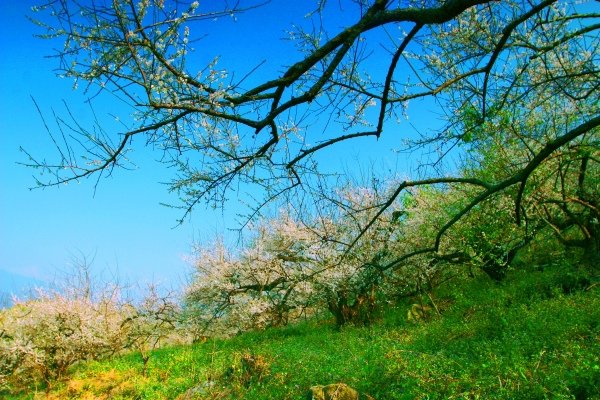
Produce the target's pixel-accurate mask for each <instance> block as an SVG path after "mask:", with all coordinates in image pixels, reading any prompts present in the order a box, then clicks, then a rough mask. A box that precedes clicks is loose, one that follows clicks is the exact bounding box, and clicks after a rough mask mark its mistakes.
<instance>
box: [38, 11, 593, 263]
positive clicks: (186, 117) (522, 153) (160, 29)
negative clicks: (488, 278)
mask: <svg viewBox="0 0 600 400" xmlns="http://www.w3.org/2000/svg"><path fill="white" fill-rule="evenodd" d="M219 4H221V8H215V5H214V4H211V5H210V6H206V7H208V8H205V6H204V4H202V5H201V4H200V3H199V2H198V1H194V2H185V1H177V2H174V1H168V0H166V1H165V0H143V1H140V2H135V1H132V0H114V1H112V2H109V1H96V2H92V3H86V2H78V1H70V0H69V1H50V2H48V3H45V4H43V5H40V6H39V7H36V10H37V11H38V12H40V13H50V15H51V18H38V24H39V25H41V26H42V27H43V29H45V32H44V34H42V35H41V36H43V37H47V38H52V39H57V38H58V39H61V40H62V41H63V42H64V46H63V47H62V48H60V49H59V50H58V53H57V54H56V56H57V57H58V60H59V72H58V73H59V74H60V75H63V76H65V77H69V78H72V79H74V80H75V83H76V84H85V85H86V86H87V88H88V90H92V89H93V90H97V91H99V92H102V91H111V92H113V93H116V94H117V95H118V96H119V97H120V98H121V99H123V100H125V101H126V102H127V103H128V104H129V105H131V106H132V107H133V109H134V110H135V111H134V113H133V115H132V118H131V120H130V121H129V122H128V125H127V126H128V128H127V129H125V130H123V131H120V132H116V131H115V132H106V131H105V130H103V129H102V127H99V128H98V129H87V128H85V127H82V126H81V125H78V124H76V123H75V124H73V123H68V122H65V120H64V119H61V120H59V125H60V126H62V127H64V128H66V129H65V130H63V131H62V136H61V137H60V140H59V138H58V137H57V138H55V139H56V140H55V143H56V144H57V150H58V153H57V154H58V159H57V160H56V161H55V162H50V161H45V159H44V160H43V161H42V160H41V159H39V158H36V157H35V156H33V155H31V156H30V162H29V163H28V164H29V165H31V166H34V167H37V168H38V169H39V170H42V171H45V172H50V173H51V176H52V178H51V179H50V180H46V181H42V180H40V181H39V182H38V184H39V185H42V186H52V185H57V184H61V183H65V182H70V181H74V180H80V179H83V178H87V177H97V178H99V177H100V176H103V175H105V174H110V173H112V171H113V169H114V168H116V167H122V166H126V165H127V152H128V150H129V149H130V148H131V146H132V145H133V144H132V143H134V142H138V141H141V142H142V143H145V144H146V145H147V146H151V147H157V148H159V149H161V150H162V151H164V155H165V157H164V158H163V161H164V163H165V164H166V165H168V166H172V167H176V168H177V171H178V172H177V174H176V176H175V177H174V178H173V180H172V182H171V184H170V189H171V190H173V191H175V192H177V193H178V194H179V196H180V198H181V200H182V208H183V214H184V217H185V216H186V215H187V214H189V213H190V212H191V211H192V210H193V209H194V208H195V207H197V206H198V204H199V203H201V202H207V203H209V204H221V203H222V202H224V201H225V199H226V198H227V195H228V193H229V191H231V190H235V189H236V188H237V187H239V185H251V186H254V187H257V188H259V189H260V190H261V193H262V197H261V198H259V199H256V203H255V204H254V207H253V210H254V211H255V212H254V213H251V214H252V215H259V211H260V209H261V208H262V207H264V206H265V205H268V204H270V203H273V202H277V201H282V200H285V201H288V202H291V203H292V204H294V206H296V207H298V208H301V207H302V206H303V205H306V204H312V206H310V207H312V209H313V210H314V209H315V207H317V208H318V205H319V204H322V202H323V201H329V202H330V203H332V204H334V205H335V206H336V207H337V206H341V207H340V208H339V209H341V210H344V212H345V213H346V214H348V215H349V216H350V217H349V218H351V215H352V214H353V213H357V212H358V211H361V210H359V209H360V208H361V207H362V208H364V209H366V208H368V210H369V211H370V212H369V215H370V218H369V219H368V220H365V221H360V223H358V229H357V230H355V231H353V237H352V238H348V239H345V240H344V241H343V242H341V246H340V247H343V249H340V250H341V253H342V254H344V255H346V256H347V255H348V254H351V251H352V248H353V247H354V246H356V245H360V243H361V238H362V237H363V236H365V235H367V236H368V232H369V230H371V229H375V228H376V227H377V221H379V220H380V219H381V218H382V217H384V216H385V215H387V213H389V212H392V211H399V212H402V211H403V210H394V209H393V207H395V205H397V204H398V201H400V200H402V198H403V196H405V195H407V194H415V193H417V191H416V189H415V188H423V187H430V188H431V189H432V190H442V191H444V190H450V189H451V190H453V191H454V192H453V193H456V194H457V196H458V194H460V196H459V197H460V201H457V202H456V203H455V204H454V206H453V207H451V208H450V209H449V210H446V212H445V213H444V214H440V215H439V218H441V220H439V221H437V222H436V223H435V224H433V225H431V226H432V229H433V231H432V232H430V237H431V239H432V240H423V242H422V243H421V244H416V245H415V246H413V247H406V248H404V249H403V251H402V252H401V253H397V254H396V255H395V258H394V259H390V260H389V262H388V264H387V265H385V266H382V269H383V270H387V269H393V268H395V267H396V266H398V265H400V264H401V263H402V262H403V260H405V259H407V258H408V257H412V256H415V255H419V254H424V253H436V252H440V250H441V249H442V248H443V244H444V240H447V238H448V237H449V236H448V235H449V234H450V233H451V232H450V230H451V228H452V227H453V226H455V225H456V224H457V223H458V222H460V221H462V220H465V219H466V218H468V216H469V214H473V215H475V213H477V212H479V211H478V210H479V209H480V208H482V207H485V204H492V203H494V202H495V201H497V199H498V196H504V197H503V198H504V200H502V203H503V204H504V206H503V210H506V212H505V213H506V215H507V218H508V219H509V220H510V221H509V222H510V223H516V224H517V225H520V226H524V225H523V224H529V225H527V227H529V228H531V229H533V227H532V226H533V225H535V226H537V225H538V224H540V225H541V224H544V226H550V227H551V229H552V230H553V231H554V232H555V233H556V234H557V235H558V237H559V238H561V240H562V241H563V242H564V243H569V244H571V245H581V246H582V247H585V248H586V249H588V250H589V253H590V254H591V256H590V257H597V254H598V249H599V245H598V243H599V237H600V235H599V232H598V218H599V215H598V176H597V172H598V162H599V161H600V159H599V146H598V144H599V143H598V130H599V128H598V126H599V125H600V113H599V107H598V105H599V104H600V99H599V95H600V90H599V87H600V69H599V57H600V55H599V51H598V46H599V44H600V40H598V32H599V30H600V14H599V13H597V12H595V10H594V4H593V2H591V3H582V4H575V3H574V2H570V1H556V0H545V1H528V0H514V1H502V2H498V1H489V0H447V1H437V0H436V1H433V0H407V1H397V2H396V1H390V0H374V1H368V0H356V1H345V2H327V1H325V0H320V1H317V2H316V3H315V10H314V12H312V13H310V14H308V15H306V16H298V19H299V20H300V19H302V20H303V21H306V20H308V21H309V22H310V24H309V25H307V24H302V23H299V24H298V25H295V26H294V27H291V29H292V31H290V38H291V39H292V44H291V45H292V46H296V47H295V48H294V49H295V50H294V51H296V53H294V54H298V57H299V58H298V60H297V61H296V62H294V63H292V64H291V65H283V66H281V68H282V70H281V73H278V74H275V75H273V76H268V77H266V78H264V79H263V77H262V75H257V74H258V72H257V70H258V69H259V66H256V68H254V67H255V66H250V68H253V69H251V70H250V72H249V73H246V72H242V73H239V72H238V74H236V73H235V72H236V71H231V70H228V69H227V66H221V65H220V64H218V62H217V56H218V55H217V54H215V55H214V56H215V57H214V59H213V61H212V62H210V63H208V64H207V65H198V63H197V62H195V60H194V58H193V54H194V51H193V47H192V45H193V44H194V43H196V40H198V39H199V38H201V37H202V34H203V29H206V28H205V24H206V23H207V21H210V20H212V19H214V18H221V17H226V16H230V15H237V14H239V13H248V14H250V13H252V12H253V11H254V9H255V8H256V7H261V6H264V5H262V4H260V3H250V2H248V3H247V2H243V1H242V2H238V3H236V4H235V5H234V6H230V5H229V4H228V3H227V2H223V3H219ZM331 13H333V14H334V15H335V14H340V15H342V13H345V14H344V15H348V16H347V18H348V20H349V21H352V22H351V23H349V24H348V25H347V26H345V27H342V28H333V27H332V25H331V24H327V23H324V22H323V21H324V20H326V19H327V17H328V15H329V16H331ZM344 20H345V19H344ZM257 22H259V21H257ZM306 26H312V28H311V29H307V28H303V27H306ZM234 34H242V35H243V32H240V33H234ZM267 51H268V50H267ZM268 56H269V55H268V54H265V57H268ZM246 71H247V70H246ZM255 76H260V80H258V82H257V79H255V78H254V77H255ZM90 93H92V92H90ZM94 93H95V92H94ZM417 99H430V102H428V103H427V104H428V107H429V106H435V107H436V112H437V113H438V114H439V115H442V116H443V119H444V121H445V124H444V126H443V127H442V128H440V129H431V130H429V131H427V132H422V136H421V137H420V138H419V139H418V140H414V139H412V140H408V139H410V138H406V139H407V141H406V144H405V150H407V151H416V149H418V148H421V147H425V148H427V149H430V150H435V151H436V152H437V153H436V154H438V157H437V158H436V160H434V162H432V163H431V162H429V164H428V165H427V168H424V169H423V170H422V171H421V173H420V174H419V176H413V177H410V179H406V180H398V181H396V180H393V179H390V182H394V186H393V187H389V190H388V189H386V191H385V196H381V197H378V201H377V202H376V204H372V203H371V202H369V201H367V202H365V203H364V204H362V206H361V205H360V204H358V205H357V204H354V203H352V202H349V201H347V199H344V197H343V196H341V197H340V196H336V195H332V192H331V191H328V190H325V189H324V187H328V186H327V185H328V184H327V183H324V182H327V181H328V179H329V178H330V175H328V174H329V173H330V171H326V172H327V173H325V171H324V170H323V169H322V168H321V166H322V165H321V164H320V163H319V162H318V161H319V159H318V155H319V154H321V153H323V152H325V151H328V150H329V149H331V148H335V147H336V146H340V145H341V144H342V143H344V142H348V141H353V140H357V139H358V138H372V139H373V140H377V139H379V138H380V137H382V136H384V135H396V136H399V137H400V138H402V137H403V136H402V135H403V134H404V132H405V131H404V130H403V129H402V128H401V126H400V125H398V121H399V120H402V118H404V116H405V115H410V113H411V112H412V107H413V106H412V105H411V104H412V103H411V101H414V100H417ZM65 132H66V133H65ZM453 152H455V153H456V154H457V155H458V156H457V157H455V158H454V160H455V159H458V160H459V161H452V160H453V158H451V157H448V156H447V155H448V154H454V153H453ZM445 162H446V168H442V167H441V166H442V165H444V163H445ZM424 163H425V162H424ZM338 172H340V173H342V172H343V171H338ZM45 176H47V175H45ZM386 187H387V186H386ZM410 190H413V192H409V191H410ZM507 205H510V207H508V206H507ZM364 209H363V210H362V211H364ZM361 215H363V214H361ZM478 215H480V216H485V218H488V219H493V218H494V213H493V212H488V213H482V214H481V213H480V214H478ZM436 218H437V217H436ZM529 228H528V229H529ZM531 229H530V230H529V231H528V232H530V231H531ZM574 231H575V233H573V232H574ZM528 235H529V233H525V234H524V236H523V237H522V238H521V239H524V238H526V237H528ZM500 237H504V238H506V236H503V235H500V234H498V238H500ZM519 240H520V239H518V240H517V238H515V240H514V242H515V243H516V242H518V241H519ZM505 250H506V251H510V249H505ZM586 251H587V250H586Z"/></svg>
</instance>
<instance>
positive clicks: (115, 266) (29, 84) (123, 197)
mask: <svg viewBox="0 0 600 400" xmlns="http://www.w3.org/2000/svg"><path fill="white" fill-rule="evenodd" d="M34 4H36V2H34V1H30V0H27V1H25V0H23V1H2V2H0V18H1V19H2V21H1V22H2V23H1V24H0V35H1V36H0V38H1V39H0V40H1V42H0V60H1V63H0V79H1V81H0V85H1V86H0V87H2V92H3V96H1V98H0V99H1V100H0V101H1V104H0V182H1V185H2V186H1V187H2V190H1V192H0V270H4V271H6V272H9V273H13V274H18V275H22V276H26V277H32V278H36V279H44V280H48V279H52V277H53V276H54V275H55V274H56V271H58V270H64V269H65V268H67V267H68V265H69V264H70V263H72V262H73V260H74V259H77V258H80V257H81V256H85V257H88V258H89V259H92V258H93V259H94V268H95V269H97V270H110V271H115V270H118V273H119V274H120V275H121V276H122V277H124V278H125V279H128V280H131V281H133V282H136V281H142V282H143V281H158V282H164V283H166V284H173V285H178V284H179V283H180V282H181V280H182V279H183V278H184V277H185V276H186V274H187V273H188V272H189V267H188V265H187V263H186V262H185V261H184V258H185V256H186V255H188V254H189V253H190V248H191V244H192V243H193V242H194V241H198V240H200V241H203V240H209V239H210V238H211V237H213V236H214V235H216V234H218V233H222V232H224V231H225V230H226V229H227V228H235V227H236V226H237V224H236V215H237V214H238V213H239V212H240V211H243V209H242V208H241V207H240V206H239V205H238V200H239V199H236V198H233V199H232V201H231V202H230V203H229V204H227V206H226V208H225V210H224V211H222V210H212V209H204V208H202V207H200V208H198V209H196V210H195V212H194V213H193V215H192V217H191V218H190V219H189V220H187V221H186V222H185V223H184V224H183V225H181V226H178V227H175V225H176V220H177V219H178V218H179V217H180V216H181V213H180V211H179V210H175V209H170V208H167V207H163V206H161V205H160V203H172V204H177V198H176V197H175V196H174V195H171V194H169V193H168V192H167V187H166V186H165V185H163V184H161V183H160V182H166V181H168V180H169V178H171V177H172V173H173V171H171V170H169V169H167V168H165V166H164V165H162V164H160V163H158V162H156V159H157V158H158V156H159V155H158V154H155V153H153V152H152V151H151V150H149V149H145V148H143V147H139V149H138V148H136V152H135V153H134V155H133V159H134V161H135V162H136V165H137V169H136V170H134V171H125V170H119V171H116V173H115V174H114V175H113V176H112V177H111V178H109V179H102V180H101V181H100V183H99V185H98V187H97V190H94V180H87V181H85V180H84V181H82V182H81V183H80V184H70V185H68V186H64V187H58V188H48V189H44V190H41V189H36V190H29V188H30V187H32V186H34V184H35V181H34V179H33V178H32V175H33V173H34V171H33V170H31V169H28V168H25V167H23V166H21V165H18V164H17V162H26V161H27V158H26V157H25V155H24V154H23V153H21V152H20V151H19V148H20V147H23V148H25V149H27V151H29V152H31V153H33V154H34V155H36V156H41V157H42V158H43V157H44V156H47V157H49V158H51V156H52V154H53V148H52V142H51V140H50V138H49V137H48V135H47V133H46V131H45V129H44V125H43V122H42V119H41V117H40V115H39V114H38V113H37V111H36V107H35V105H34V102H33V100H32V98H34V99H35V101H36V102H37V103H38V105H39V107H40V109H41V110H42V113H43V115H44V118H45V119H46V121H47V122H49V123H51V122H52V113H53V111H55V112H56V113H57V114H59V115H64V114H65V113H66V108H65V105H64V104H63V102H64V103H66V104H68V106H69V108H70V110H71V111H72V112H73V114H74V115H76V117H77V119H78V121H79V122H80V123H82V124H91V123H92V121H91V118H92V114H91V112H90V109H89V107H88V105H87V104H86V103H85V99H86V97H85V96H84V95H83V93H82V91H81V90H77V91H74V90H73V89H72V82H69V81H68V80H65V79H62V80H61V79H59V78H56V77H55V75H54V73H53V72H52V70H53V69H54V68H55V67H56V63H57V61H56V60H55V59H49V58H44V56H45V55H49V54H52V46H54V45H56V43H52V42H48V41H44V40H40V39H36V38H34V37H33V34H34V33H35V32H36V27H35V26H33V25H32V24H31V23H30V22H29V21H27V19H26V18H25V16H26V15H28V14H31V12H30V8H31V6H32V5H34ZM314 4H315V2H312V1H307V2H288V1H275V2H273V3H272V4H271V5H269V7H270V8H267V9H261V10H257V11H253V12H250V13H248V14H242V15H240V16H238V17H237V20H236V21H233V20H232V19H230V18H225V19H223V20H219V21H213V22H212V23H211V24H210V25H208V26H207V32H208V36H207V38H206V39H204V40H203V41H201V42H199V44H198V46H197V52H198V53H199V55H198V56H199V57H206V58H207V59H211V58H212V57H213V56H214V55H217V54H220V55H221V56H222V57H221V61H220V65H222V66H223V67H226V68H228V69H231V70H235V71H237V74H239V75H240V76H241V75H243V74H245V73H246V72H247V71H248V70H249V69H251V68H252V67H254V66H255V65H257V64H258V63H260V62H261V61H263V60H265V59H267V60H268V64H267V66H266V67H265V69H264V70H263V72H271V73H272V72H276V71H282V67H281V65H289V64H291V63H292V62H293V61H295V57H297V55H296V54H295V53H294V51H290V49H293V45H292V44H291V43H290V42H289V41H284V40H281V38H283V37H284V36H285V32H284V29H286V28H289V27H290V25H291V23H292V22H293V21H294V20H298V18H299V17H300V21H301V17H302V16H303V15H304V14H306V12H308V11H310V9H311V7H312V6H313V5H314ZM257 21H260V23H257ZM333 21H334V23H337V24H339V25H340V27H341V26H342V25H344V21H341V20H340V21H337V20H335V19H333ZM94 110H95V112H96V114H98V115H100V116H101V117H100V118H101V120H102V121H103V123H105V124H106V125H105V126H106V127H107V129H108V128H110V127H111V124H112V127H116V122H115V121H114V119H113V118H112V117H110V116H109V115H119V116H120V117H121V118H127V115H128V113H129V110H127V109H126V108H125V107H123V106H122V105H120V103H119V102H118V101H115V99H114V98H112V97H110V96H101V97H99V98H98V99H97V100H96V101H95V103H94ZM415 117H416V118H415ZM411 118H413V120H412V121H413V122H414V123H416V124H419V115H416V116H415V115H414V114H412V115H411ZM425 118H429V122H430V121H431V117H430V116H429V117H422V119H423V120H425ZM429 122H428V123H429ZM404 134H405V132H404V133H402V135H404ZM386 138H387V139H386V140H388V141H387V142H385V141H380V142H377V143H374V142H372V141H370V142H369V145H368V146H364V141H363V142H362V143H361V142H353V143H352V144H350V145H349V147H348V146H346V147H340V148H339V149H338V150H336V151H337V152H339V153H335V152H333V153H330V154H327V155H326V157H328V159H329V160H330V162H331V160H336V161H334V166H335V165H338V164H339V165H340V166H341V165H342V162H341V161H339V162H338V161H337V160H338V158H339V159H340V160H341V159H342V158H343V159H345V160H346V161H345V164H344V165H348V164H347V163H348V162H350V163H351V162H352V159H353V157H363V156H364V154H361V151H363V152H364V151H365V150H364V149H365V148H368V149H369V152H370V153H369V154H367V155H366V157H365V158H364V160H365V161H366V162H367V163H368V162H369V160H376V161H381V159H386V160H392V158H391V156H392V153H391V150H390V149H391V148H392V147H394V141H396V142H395V143H396V144H399V140H398V139H399V138H400V136H399V135H398V134H397V133H395V132H391V133H390V134H388V136H386ZM390 141H391V142H390ZM396 147H398V146H396ZM342 153H343V155H344V156H345V157H342V156H341V154H342ZM332 155H333V156H334V157H332ZM389 162H391V163H392V164H394V161H389ZM394 168H395V166H394Z"/></svg>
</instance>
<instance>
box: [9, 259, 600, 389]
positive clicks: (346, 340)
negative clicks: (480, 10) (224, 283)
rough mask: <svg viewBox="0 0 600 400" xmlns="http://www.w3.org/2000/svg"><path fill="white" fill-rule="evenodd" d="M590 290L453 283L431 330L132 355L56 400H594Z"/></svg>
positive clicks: (548, 282)
mask: <svg viewBox="0 0 600 400" xmlns="http://www.w3.org/2000/svg"><path fill="white" fill-rule="evenodd" d="M582 282H583V281H582V280H580V279H579V278H578V277H576V276H575V277H574V276H571V275H569V274H568V273H564V272H562V271H560V270H552V271H546V272H540V271H537V272H536V271H533V272H527V273H525V272H521V273H513V274H512V275H510V276H509V277H508V278H507V280H506V282H504V283H503V284H501V285H498V284H495V283H493V282H490V281H489V280H487V279H485V278H484V277H479V278H476V279H471V280H468V281H466V282H454V283H453V284H452V286H446V287H444V288H441V289H440V290H438V292H437V293H436V294H435V298H436V299H437V300H438V302H439V305H440V307H441V309H442V311H443V312H442V316H441V317H434V318H432V320H430V321H428V322H425V323H421V324H418V325H413V324H410V323H408V322H406V311H407V308H408V305H409V303H406V304H399V305H397V306H395V307H394V308H391V309H389V310H387V311H386V312H385V313H384V315H383V316H382V318H381V319H380V320H379V321H377V322H376V323H375V324H373V325H372V326H370V327H347V328H344V329H342V330H341V331H337V330H335V329H334V328H333V326H332V321H326V320H313V321H307V322H304V323H301V324H298V325H294V326H289V327H286V328H280V329H269V330H266V331H263V332H250V333H247V334H244V335H240V336H238V337H235V338H232V339H230V340H214V341H208V342H206V343H203V344H198V345H194V346H182V347H175V348H165V349H160V350H157V351H155V352H154V353H153V354H152V357H151V360H150V364H149V369H148V375H147V376H146V377H144V376H142V361H141V358H140V356H139V355H138V354H135V353H132V354H128V355H125V356H122V357H118V358H114V359H112V360H106V361H101V362H89V363H86V364H84V365H79V366H78V367H76V368H75V369H74V370H73V371H72V373H71V376H70V378H69V379H68V380H66V381H64V382H60V383H57V384H56V385H55V387H54V388H53V390H52V391H51V393H50V396H49V398H60V399H62V398H87V399H92V398H96V399H97V398H110V399H133V398H138V399H174V398H177V396H179V395H182V394H183V393H185V392H186V391H187V390H188V389H190V388H192V387H196V388H197V390H196V397H194V398H198V399H216V398H219V399H257V400H260V399H301V398H304V397H303V396H304V395H305V393H306V391H307V390H308V388H309V387H310V386H312V385H315V384H329V383H335V382H344V383H347V384H348V385H350V386H352V387H354V388H356V389H357V390H359V391H362V392H366V393H369V394H370V395H372V396H373V397H374V398H376V399H378V400H380V399H450V398H459V399H462V398H464V399H545V398H548V399H560V398H564V399H593V398H596V399H598V398H600V397H599V396H598V395H597V393H600V292H599V289H598V287H597V286H596V287H594V286H593V285H592V287H591V288H590V284H589V282H583V283H582ZM586 288H587V290H586ZM248 354H252V355H254V356H255V360H259V361H258V362H257V365H255V368H254V369H252V368H248V367H244V365H243V363H242V358H243V357H244V355H248ZM29 392H30V393H27V394H26V393H22V394H20V395H14V396H13V397H12V398H15V399H24V398H34V397H36V394H35V393H34V390H33V389H31V390H29ZM39 393H40V397H45V395H43V396H42V394H43V391H40V392H39Z"/></svg>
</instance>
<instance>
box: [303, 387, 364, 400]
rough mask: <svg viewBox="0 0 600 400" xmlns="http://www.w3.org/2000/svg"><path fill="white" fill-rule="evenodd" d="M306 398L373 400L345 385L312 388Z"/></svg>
mask: <svg viewBox="0 0 600 400" xmlns="http://www.w3.org/2000/svg"><path fill="white" fill-rule="evenodd" d="M306 398H307V400H374V399H373V398H372V397H371V396H369V395H365V394H360V393H358V392H357V391H356V390H354V389H352V388H351V387H350V386H348V385H346V384H345V383H334V384H331V385H325V386H323V385H317V386H313V387H311V388H310V390H309V391H308V394H307V397H306Z"/></svg>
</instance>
